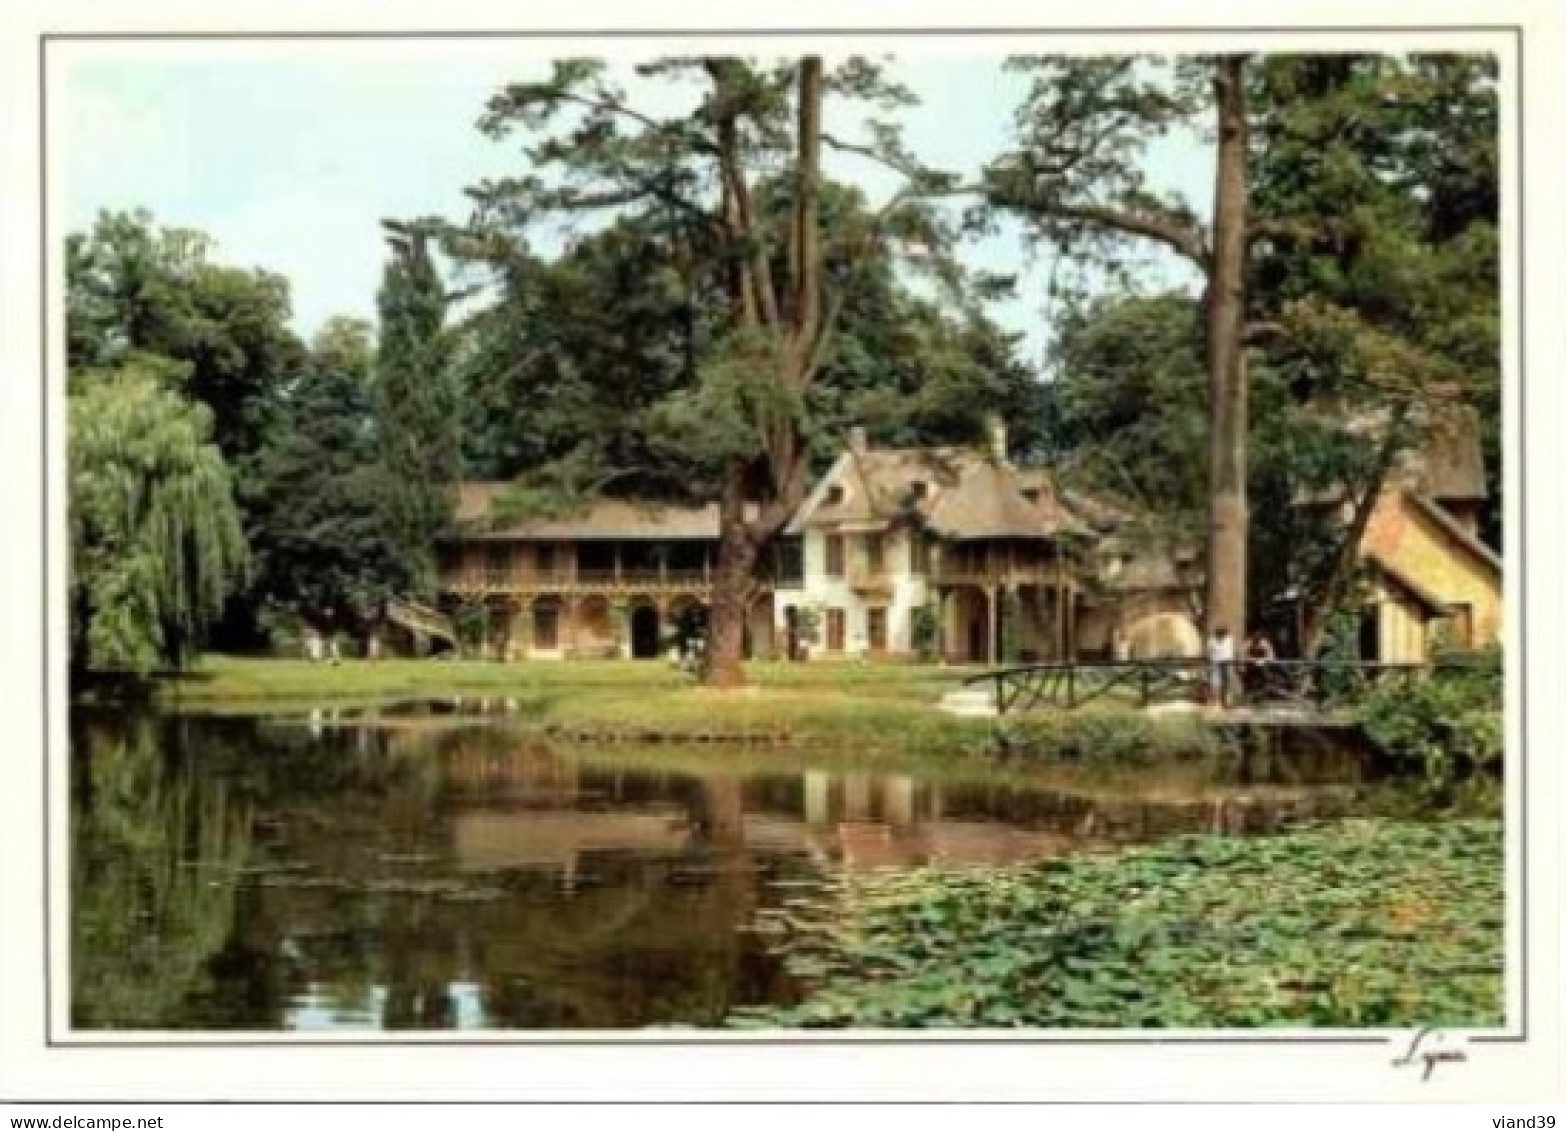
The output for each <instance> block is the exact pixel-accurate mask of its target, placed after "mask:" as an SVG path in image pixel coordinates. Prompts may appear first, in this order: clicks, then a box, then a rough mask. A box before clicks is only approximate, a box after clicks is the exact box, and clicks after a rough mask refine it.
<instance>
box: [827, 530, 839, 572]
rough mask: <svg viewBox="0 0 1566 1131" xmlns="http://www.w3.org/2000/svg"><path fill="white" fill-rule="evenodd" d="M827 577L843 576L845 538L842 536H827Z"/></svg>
mask: <svg viewBox="0 0 1566 1131" xmlns="http://www.w3.org/2000/svg"><path fill="white" fill-rule="evenodd" d="M826 575H827V576H828V577H842V576H843V536H842V535H841V534H828V535H827V536H826Z"/></svg>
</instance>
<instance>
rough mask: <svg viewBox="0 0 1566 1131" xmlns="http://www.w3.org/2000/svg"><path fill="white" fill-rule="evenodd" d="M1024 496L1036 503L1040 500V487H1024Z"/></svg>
mask: <svg viewBox="0 0 1566 1131" xmlns="http://www.w3.org/2000/svg"><path fill="white" fill-rule="evenodd" d="M1022 497H1023V498H1024V499H1026V500H1028V502H1030V503H1036V502H1038V501H1039V489H1038V488H1037V487H1024V488H1023V489H1022Z"/></svg>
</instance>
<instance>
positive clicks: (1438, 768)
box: [1359, 652, 1504, 785]
mask: <svg viewBox="0 0 1566 1131" xmlns="http://www.w3.org/2000/svg"><path fill="white" fill-rule="evenodd" d="M1359 715H1360V721H1361V725H1363V727H1364V729H1365V733H1366V735H1368V736H1369V738H1370V739H1371V741H1373V742H1375V743H1376V745H1377V746H1379V747H1380V748H1381V749H1382V751H1383V752H1384V753H1385V754H1386V755H1387V756H1388V757H1389V758H1390V759H1391V760H1392V762H1393V764H1394V766H1395V767H1397V768H1400V769H1414V770H1418V771H1420V772H1422V773H1423V774H1424V776H1425V778H1426V780H1427V781H1429V782H1430V783H1432V784H1438V785H1444V784H1449V783H1451V782H1452V781H1454V780H1457V779H1459V778H1462V777H1465V776H1467V775H1469V774H1472V773H1473V772H1475V771H1479V770H1487V769H1495V768H1498V766H1499V764H1500V759H1501V754H1502V747H1503V745H1504V727H1503V725H1502V716H1501V664H1500V656H1499V653H1498V652H1492V653H1487V654H1484V655H1481V656H1479V657H1476V658H1474V659H1473V660H1472V661H1470V662H1467V663H1464V664H1461V665H1455V666H1452V667H1445V668H1437V669H1435V670H1434V671H1432V672H1430V673H1429V674H1427V675H1423V676H1421V677H1419V678H1416V679H1413V680H1393V681H1388V682H1386V683H1383V684H1380V685H1378V686H1376V687H1373V688H1371V689H1370V691H1369V692H1368V693H1367V694H1366V695H1365V697H1364V699H1363V700H1362V701H1361V703H1360V709H1359Z"/></svg>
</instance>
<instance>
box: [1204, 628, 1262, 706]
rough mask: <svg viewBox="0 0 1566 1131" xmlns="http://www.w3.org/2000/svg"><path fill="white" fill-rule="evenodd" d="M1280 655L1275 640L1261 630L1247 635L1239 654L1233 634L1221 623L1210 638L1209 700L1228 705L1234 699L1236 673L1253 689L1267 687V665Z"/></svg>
mask: <svg viewBox="0 0 1566 1131" xmlns="http://www.w3.org/2000/svg"><path fill="white" fill-rule="evenodd" d="M1277 658H1278V652H1277V649H1275V648H1274V647H1273V646H1272V641H1270V640H1268V639H1267V637H1266V636H1264V635H1263V634H1262V633H1260V632H1253V633H1251V634H1250V636H1248V637H1246V640H1245V649H1244V651H1243V653H1242V654H1241V655H1240V656H1238V657H1236V656H1235V653H1234V637H1233V636H1232V635H1230V633H1229V630H1228V629H1227V628H1225V627H1224V626H1223V625H1219V626H1218V627H1217V628H1215V629H1213V634H1212V635H1211V636H1210V637H1208V639H1207V701H1208V702H1209V703H1213V704H1216V705H1217V706H1220V707H1227V706H1229V705H1230V703H1232V702H1233V701H1234V692H1235V687H1234V683H1235V680H1236V676H1237V675H1238V676H1239V678H1240V681H1241V682H1242V683H1243V684H1245V685H1247V689H1248V690H1250V691H1252V692H1254V691H1256V690H1259V689H1262V688H1264V687H1265V685H1266V681H1267V677H1268V675H1269V674H1270V673H1269V672H1268V668H1267V665H1269V664H1271V663H1273V662H1274V661H1275V660H1277Z"/></svg>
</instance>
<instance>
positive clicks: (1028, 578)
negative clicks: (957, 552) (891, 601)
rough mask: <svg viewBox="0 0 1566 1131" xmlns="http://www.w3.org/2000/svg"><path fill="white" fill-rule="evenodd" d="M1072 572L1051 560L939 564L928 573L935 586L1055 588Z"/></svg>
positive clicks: (1069, 577)
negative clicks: (1051, 586) (1052, 586)
mask: <svg viewBox="0 0 1566 1131" xmlns="http://www.w3.org/2000/svg"><path fill="white" fill-rule="evenodd" d="M1072 577H1073V573H1072V571H1071V570H1070V569H1069V568H1063V567H1061V566H1059V565H1057V564H1056V563H1055V562H1051V561H1041V562H1006V561H999V562H963V561H957V562H942V563H940V564H938V565H937V566H936V567H935V568H934V570H933V571H932V572H931V574H930V580H931V581H932V582H934V583H935V584H936V585H977V586H980V587H981V588H982V587H985V586H989V585H1055V584H1057V583H1059V582H1061V581H1070V580H1071V579H1072Z"/></svg>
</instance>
